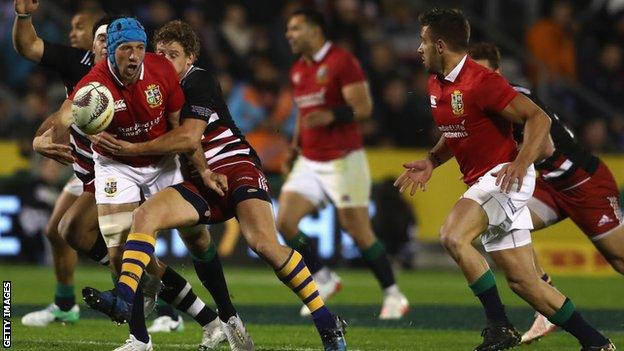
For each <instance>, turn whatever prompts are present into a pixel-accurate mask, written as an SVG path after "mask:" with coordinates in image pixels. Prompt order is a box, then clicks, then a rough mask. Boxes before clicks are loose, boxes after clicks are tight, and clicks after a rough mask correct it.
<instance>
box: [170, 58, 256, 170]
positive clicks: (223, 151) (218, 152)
mask: <svg viewBox="0 0 624 351" xmlns="http://www.w3.org/2000/svg"><path fill="white" fill-rule="evenodd" d="M181 85H182V91H184V97H185V99H186V102H185V103H184V106H182V111H181V113H180V118H182V119H184V118H196V119H201V120H204V121H205V122H206V123H208V125H207V126H206V130H205V131H204V135H203V136H202V140H201V144H202V147H203V149H204V155H205V156H206V160H207V161H208V165H209V166H210V168H211V169H216V168H218V167H220V166H224V165H229V164H234V163H238V162H245V161H247V162H249V161H251V162H253V163H254V164H255V165H256V166H257V167H258V168H261V163H260V159H259V158H258V155H257V154H256V151H255V150H254V149H253V148H252V147H251V145H249V143H248V142H247V140H245V136H244V135H243V133H241V131H240V130H239V129H238V127H237V126H236V124H235V123H234V120H233V119H232V115H231V114H230V110H229V109H228V107H227V104H226V103H225V98H224V97H223V92H222V91H221V86H220V85H219V82H218V81H217V79H216V78H215V76H214V75H212V74H211V73H210V72H208V71H206V70H205V69H202V68H199V67H195V66H191V68H190V69H189V70H188V72H187V73H186V74H185V75H184V77H183V78H182V81H181Z"/></svg>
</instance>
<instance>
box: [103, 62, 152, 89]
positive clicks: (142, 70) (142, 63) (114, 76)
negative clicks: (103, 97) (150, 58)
mask: <svg viewBox="0 0 624 351" xmlns="http://www.w3.org/2000/svg"><path fill="white" fill-rule="evenodd" d="M108 70H109V71H110V73H111V74H112V75H113V78H114V79H115V82H116V83H117V84H119V85H121V86H124V84H123V83H122V82H121V79H120V78H119V76H117V73H115V70H114V69H113V65H112V64H111V62H110V60H108ZM144 75H145V61H143V62H141V74H140V75H139V80H143V76H144Z"/></svg>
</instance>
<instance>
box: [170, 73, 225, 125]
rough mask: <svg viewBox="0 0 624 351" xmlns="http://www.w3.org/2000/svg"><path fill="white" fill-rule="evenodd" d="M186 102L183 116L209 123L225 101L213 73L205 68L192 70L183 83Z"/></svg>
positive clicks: (182, 112)
mask: <svg viewBox="0 0 624 351" xmlns="http://www.w3.org/2000/svg"><path fill="white" fill-rule="evenodd" d="M182 90H183V91H184V98H185V103H184V106H182V111H181V113H180V117H181V118H195V119H201V120H204V121H205V122H206V123H209V121H210V116H212V114H214V113H218V111H219V103H220V102H221V101H223V96H222V93H221V89H220V88H219V85H218V84H217V81H216V79H215V78H214V77H213V76H212V74H210V73H208V72H207V71H204V70H197V71H195V72H192V73H191V74H190V75H189V76H188V77H186V79H184V81H183V83H182Z"/></svg>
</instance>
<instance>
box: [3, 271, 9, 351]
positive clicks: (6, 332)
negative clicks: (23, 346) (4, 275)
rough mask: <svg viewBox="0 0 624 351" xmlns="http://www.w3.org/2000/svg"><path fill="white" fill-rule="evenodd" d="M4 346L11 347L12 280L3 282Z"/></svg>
mask: <svg viewBox="0 0 624 351" xmlns="http://www.w3.org/2000/svg"><path fill="white" fill-rule="evenodd" d="M2 347H4V348H5V349H8V348H10V347H11V282H10V281H6V280H5V281H4V282H2Z"/></svg>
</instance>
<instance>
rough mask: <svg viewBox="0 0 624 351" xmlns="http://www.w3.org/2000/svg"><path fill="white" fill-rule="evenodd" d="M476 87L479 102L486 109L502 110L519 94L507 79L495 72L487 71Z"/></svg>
mask: <svg viewBox="0 0 624 351" xmlns="http://www.w3.org/2000/svg"><path fill="white" fill-rule="evenodd" d="M476 87H477V92H476V100H477V104H478V105H479V107H480V108H481V109H483V110H486V111H492V112H500V111H502V110H504V109H505V107H507V105H509V103H510V102H511V100H513V99H514V98H515V97H516V96H517V95H518V92H517V91H516V90H515V89H514V88H513V87H512V86H511V85H510V84H509V83H508V82H507V80H505V78H503V77H502V76H501V75H500V74H498V73H495V72H489V73H486V74H485V75H484V76H483V78H482V79H481V81H480V82H479V83H478V84H477V85H476Z"/></svg>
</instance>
